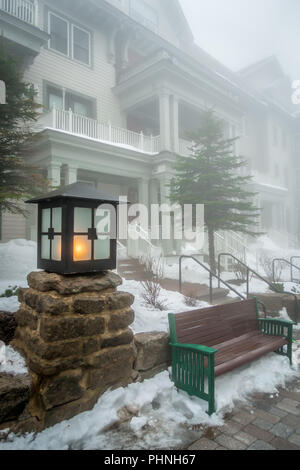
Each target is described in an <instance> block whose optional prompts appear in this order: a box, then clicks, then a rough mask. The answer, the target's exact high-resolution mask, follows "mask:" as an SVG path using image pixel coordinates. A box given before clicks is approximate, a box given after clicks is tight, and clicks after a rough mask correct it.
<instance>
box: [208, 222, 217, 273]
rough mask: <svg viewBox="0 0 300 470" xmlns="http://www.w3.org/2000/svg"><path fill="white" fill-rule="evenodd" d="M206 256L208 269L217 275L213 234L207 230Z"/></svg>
mask: <svg viewBox="0 0 300 470" xmlns="http://www.w3.org/2000/svg"><path fill="white" fill-rule="evenodd" d="M208 254H209V265H210V269H211V270H212V272H213V273H214V274H216V273H217V266H216V257H215V233H214V231H213V230H210V229H208Z"/></svg>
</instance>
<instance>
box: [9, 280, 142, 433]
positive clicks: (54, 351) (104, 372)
mask: <svg viewBox="0 0 300 470" xmlns="http://www.w3.org/2000/svg"><path fill="white" fill-rule="evenodd" d="M121 283H122V281H121V278H120V277H119V276H117V275H116V274H114V273H112V272H106V273H102V274H92V275H90V274H89V275H73V276H63V275H59V274H53V273H52V274H51V273H46V272H34V273H31V274H29V276H28V284H29V289H20V301H21V307H20V309H19V311H18V312H17V314H16V319H17V324H18V327H17V330H16V334H15V339H14V341H13V343H12V344H13V347H14V348H15V349H17V350H19V351H20V352H21V353H22V354H23V355H24V357H25V359H26V363H27V366H28V369H29V372H30V375H31V379H32V383H33V393H32V396H31V398H30V402H29V405H28V408H27V411H28V412H29V413H30V415H31V416H32V417H35V418H37V419H38V420H39V422H40V423H41V428H45V427H47V426H52V425H54V424H55V423H58V422H60V421H63V420H65V419H69V418H71V417H72V416H74V415H76V414H78V413H81V412H83V411H86V410H89V409H91V408H93V406H94V405H95V403H96V402H97V400H98V398H99V397H100V395H102V394H103V393H104V392H105V391H106V390H107V389H108V388H110V387H113V388H116V387H119V386H126V385H127V384H128V383H130V382H131V381H132V379H131V375H132V367H133V362H134V359H135V353H134V347H133V333H132V331H131V330H130V329H129V328H128V325H130V324H131V323H132V322H133V320H134V312H133V310H132V309H131V308H130V306H131V305H132V303H133V300H134V298H133V296H132V295H131V294H127V293H124V292H117V290H116V288H117V286H119V285H120V284H121Z"/></svg>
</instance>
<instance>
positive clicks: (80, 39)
mask: <svg viewBox="0 0 300 470" xmlns="http://www.w3.org/2000/svg"><path fill="white" fill-rule="evenodd" d="M90 42H91V41H90V33H88V32H87V31H84V30H83V29H81V28H78V27H77V26H74V25H73V59H76V60H79V61H80V62H83V63H84V64H88V65H89V64H90V62H91V60H90V50H91V47H90Z"/></svg>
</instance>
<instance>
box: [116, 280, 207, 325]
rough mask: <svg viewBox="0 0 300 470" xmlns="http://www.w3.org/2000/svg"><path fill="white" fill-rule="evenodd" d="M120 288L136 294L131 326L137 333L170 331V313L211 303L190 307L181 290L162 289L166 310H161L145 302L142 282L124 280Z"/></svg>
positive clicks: (200, 303)
mask: <svg viewBox="0 0 300 470" xmlns="http://www.w3.org/2000/svg"><path fill="white" fill-rule="evenodd" d="M118 290H120V291H123V292H129V293H130V294H133V295H134V298H135V300H134V304H133V307H132V308H133V310H134V313H135V320H134V323H133V324H132V325H131V328H132V329H133V331H134V332H135V333H144V332H148V331H168V329H169V323H168V313H179V312H185V311H188V310H193V309H195V308H205V307H209V304H208V303H206V302H197V303H196V305H195V306H194V307H189V306H187V305H186V304H185V302H184V300H185V298H184V296H183V295H181V294H180V293H179V292H173V291H168V290H165V289H162V290H161V297H160V300H161V301H162V303H163V304H164V305H165V308H166V310H163V311H160V310H157V309H155V308H154V307H151V306H149V305H147V304H146V303H145V301H144V299H143V297H142V294H143V289H142V287H141V283H140V282H136V281H126V280H123V284H122V286H120V287H119V288H118Z"/></svg>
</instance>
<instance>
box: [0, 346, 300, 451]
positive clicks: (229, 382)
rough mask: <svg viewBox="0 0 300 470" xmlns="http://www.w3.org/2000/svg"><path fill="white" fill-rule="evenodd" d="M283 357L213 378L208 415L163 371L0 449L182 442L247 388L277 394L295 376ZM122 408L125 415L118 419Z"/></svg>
mask: <svg viewBox="0 0 300 470" xmlns="http://www.w3.org/2000/svg"><path fill="white" fill-rule="evenodd" d="M299 375H300V374H299V372H298V371H297V367H296V366H295V367H294V368H290V367H289V361H288V359H287V358H284V357H282V356H278V355H276V354H270V355H268V356H266V357H265V358H263V359H260V360H258V361H255V362H253V363H251V364H248V365H246V366H244V367H242V368H240V369H237V370H235V371H234V372H232V373H229V374H226V375H224V376H222V377H220V378H218V379H217V380H216V406H217V412H216V414H214V415H213V416H211V417H209V416H208V415H207V414H206V412H205V411H206V409H207V403H206V402H204V401H202V400H200V399H198V398H196V397H190V396H189V395H188V394H186V393H185V392H182V391H177V390H176V388H175V387H174V385H173V383H172V382H171V380H170V378H169V373H168V372H162V373H161V374H159V375H157V376H156V377H154V378H153V379H150V380H147V381H145V382H143V383H135V384H131V385H129V386H128V387H126V388H119V389H117V390H114V391H112V392H111V391H108V392H106V393H105V394H104V395H103V396H102V397H101V398H100V399H99V401H98V403H97V404H96V406H95V407H94V409H93V410H91V411H88V412H85V413H82V414H80V415H78V416H76V417H74V418H72V419H71V420H69V421H65V422H63V423H59V424H57V425H56V426H53V427H52V428H49V429H46V430H45V431H43V432H41V433H39V434H27V435H25V436H15V435H14V434H10V435H9V436H8V440H7V441H6V442H4V441H2V442H0V450H8V449H13V450H18V449H26V450H46V449H47V450H67V449H74V450H77V449H83V450H91V449H103V450H113V449H127V450H129V449H130V450H135V449H156V450H160V449H168V448H173V449H174V448H176V447H177V448H178V446H179V445H182V443H183V442H184V440H185V439H186V437H187V435H188V433H189V432H191V427H192V426H199V425H208V426H220V425H222V424H223V416H224V413H225V412H228V411H230V409H232V407H233V406H234V404H235V402H236V401H238V400H242V401H244V400H247V399H249V398H250V397H251V394H253V393H256V392H263V393H268V394H276V393H277V392H278V387H279V386H284V385H285V384H286V383H287V382H289V381H290V380H292V379H293V378H295V377H296V376H297V377H299ZM124 411H125V412H126V413H125V414H127V417H128V418H127V419H128V421H127V422H125V423H123V424H120V421H121V420H120V416H122V413H123V415H124Z"/></svg>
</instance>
